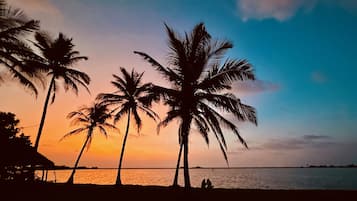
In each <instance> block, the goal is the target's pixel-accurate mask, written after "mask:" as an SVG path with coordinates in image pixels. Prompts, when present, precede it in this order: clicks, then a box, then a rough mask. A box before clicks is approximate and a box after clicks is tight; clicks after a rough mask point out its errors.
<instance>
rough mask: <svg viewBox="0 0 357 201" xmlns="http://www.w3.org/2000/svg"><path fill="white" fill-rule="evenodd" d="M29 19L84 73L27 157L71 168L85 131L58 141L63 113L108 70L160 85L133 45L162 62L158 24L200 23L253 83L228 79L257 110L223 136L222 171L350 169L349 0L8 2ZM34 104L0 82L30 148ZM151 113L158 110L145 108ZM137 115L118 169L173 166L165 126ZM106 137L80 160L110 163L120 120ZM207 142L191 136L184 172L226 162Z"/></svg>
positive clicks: (105, 83) (101, 86)
mask: <svg viewBox="0 0 357 201" xmlns="http://www.w3.org/2000/svg"><path fill="white" fill-rule="evenodd" d="M8 2H9V4H10V5H12V6H14V7H18V8H21V9H23V10H24V11H25V13H26V14H27V15H28V16H29V17H31V18H33V19H38V20H40V22H41V28H42V29H43V30H46V31H48V32H49V33H51V34H52V35H53V36H56V35H58V33H59V32H63V33H65V34H66V35H67V36H69V37H72V38H73V42H74V44H75V45H76V49H77V50H79V51H80V52H81V54H82V55H84V56H88V57H89V60H88V61H84V62H80V63H78V65H76V66H75V67H76V68H78V69H80V70H83V71H84V72H86V73H88V74H89V75H90V77H91V78H92V82H91V84H90V86H89V88H90V91H91V93H90V94H88V93H87V92H86V91H85V90H84V89H83V88H81V89H80V93H79V95H78V96H76V95H75V94H73V93H71V92H67V93H65V91H64V90H63V89H61V90H60V91H59V93H58V94H57V96H56V101H55V103H54V104H52V105H50V107H49V110H48V115H47V118H46V122H45V126H44V130H43V136H42V138H41V142H40V146H39V151H40V152H41V153H43V154H45V155H46V156H47V157H48V158H49V159H51V160H53V161H54V162H55V163H56V164H58V165H73V163H74V161H75V159H76V157H77V154H78V152H79V149H80V148H81V146H82V143H83V141H84V137H85V135H84V134H83V135H78V136H73V137H71V138H66V139H65V140H62V141H60V139H61V137H62V136H63V135H64V134H65V133H67V132H69V131H71V130H73V129H75V127H71V126H70V125H69V122H70V121H69V120H68V119H66V115H67V114H68V113H69V112H71V111H74V110H76V109H77V108H78V107H80V106H82V105H88V104H90V103H91V102H92V101H93V100H94V98H95V96H96V94H98V93H101V92H113V91H114V90H115V89H114V88H113V87H112V86H111V85H110V81H111V80H112V74H119V67H120V66H122V67H125V68H127V69H132V68H135V69H136V70H137V71H140V72H145V74H144V81H147V82H154V83H155V84H162V85H164V84H166V81H165V80H163V79H161V77H160V75H159V74H158V73H156V72H155V71H154V70H153V68H152V67H151V66H150V65H149V64H148V63H146V62H145V61H143V60H142V59H141V58H140V57H138V56H137V55H135V54H133V51H134V50H137V51H144V52H146V53H148V54H150V55H151V56H153V57H154V58H156V59H157V60H158V61H160V63H162V64H166V59H165V58H166V56H167V53H168V51H169V48H168V46H167V36H166V33H165V29H164V23H167V24H168V25H169V26H170V27H173V28H174V29H175V30H176V31H177V32H180V33H184V32H185V31H187V32H189V31H190V30H191V29H192V28H193V27H194V25H195V24H197V23H199V22H204V23H205V25H206V27H207V30H208V32H209V33H210V34H211V35H212V37H213V38H216V39H228V40H230V41H232V42H233V44H234V48H232V49H231V50H230V51H229V52H228V53H227V56H228V57H230V58H237V59H247V60H248V61H249V62H250V63H251V64H252V65H253V67H254V69H255V73H256V76H257V78H258V79H257V81H255V82H244V83H235V84H234V87H233V91H234V93H235V94H236V95H238V96H239V97H240V98H241V99H242V101H243V102H244V103H246V104H249V105H252V106H254V107H255V108H256V109H257V114H258V126H255V125H252V124H249V123H242V122H236V124H237V125H238V127H239V128H240V133H241V135H242V136H243V137H244V139H245V140H246V141H247V143H248V146H249V149H248V150H247V149H245V148H244V147H243V146H242V145H241V144H240V143H239V141H238V140H237V139H236V137H235V136H234V135H233V134H232V133H229V132H226V133H225V136H226V139H227V141H228V142H229V143H228V159H229V165H230V166H231V167H250V166H258V167H261V166H305V165H320V164H351V163H355V164H356V163H357V148H356V147H357V124H356V122H357V105H356V104H355V103H356V102H357V94H356V87H357V81H356V80H355V79H354V78H355V75H356V74H357V49H356V48H357V37H356V36H357V26H356V24H357V2H356V1H354V0H225V1H220V0H206V1H198V0H191V1H189V0H181V1H179V0H171V1H164V0H152V1H144V0H140V1H139V0H134V1H131V0H130V1H129V0H102V1H95V0H76V1H73V0H8ZM40 91H41V92H40V94H39V96H38V97H37V98H36V97H34V96H33V95H31V93H29V92H28V91H26V90H24V88H22V87H21V86H19V85H18V84H17V83H16V82H6V83H2V84H1V86H0V94H2V95H1V99H0V111H6V112H13V113H15V114H16V115H17V116H18V118H19V119H20V121H21V122H20V124H21V125H20V126H22V127H23V131H24V132H25V134H27V135H30V136H31V140H32V141H34V140H35V137H36V133H37V129H38V124H39V121H40V117H41V114H42V107H43V103H44V96H45V93H46V89H41V90H40ZM153 109H154V110H156V111H158V113H159V114H160V116H161V117H163V116H164V115H165V111H166V109H165V108H164V107H162V106H160V105H154V107H153ZM143 119H144V126H143V129H142V131H141V132H140V133H137V131H136V130H135V128H134V127H132V128H131V129H130V131H129V133H130V135H129V139H128V142H127V149H126V152H125V157H124V163H123V166H124V167H174V166H175V163H176V159H177V153H178V149H179V145H178V139H177V138H178V137H177V126H178V124H177V123H172V124H171V125H169V126H168V127H167V128H165V129H162V130H161V132H160V134H159V135H157V134H156V132H155V129H156V125H155V122H153V121H152V120H149V119H146V118H143ZM117 127H118V128H119V129H120V130H121V132H120V133H121V134H119V133H116V132H110V134H109V136H108V138H105V137H104V136H102V135H101V134H100V133H95V136H94V139H93V141H92V145H91V147H90V149H89V150H88V151H87V152H85V154H84V155H83V157H82V159H81V162H80V165H86V166H98V167H117V164H118V159H119V154H120V148H121V143H122V138H123V133H124V131H125V130H124V129H125V123H124V122H119V123H118V125H117ZM210 139H211V140H210V145H209V146H207V145H206V144H205V142H204V140H203V138H202V137H201V136H199V135H198V134H197V132H196V131H195V130H194V129H193V130H192V132H191V135H190V143H189V146H190V155H189V160H190V166H203V167H226V166H227V164H226V162H225V160H224V158H223V157H222V154H221V153H220V150H219V147H218V144H217V143H216V142H215V139H214V137H212V136H211V138H210Z"/></svg>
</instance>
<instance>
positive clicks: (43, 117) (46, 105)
mask: <svg viewBox="0 0 357 201" xmlns="http://www.w3.org/2000/svg"><path fill="white" fill-rule="evenodd" d="M54 82H55V76H53V77H52V79H51V82H50V87H49V88H48V92H47V96H46V100H45V105H44V107H43V112H42V117H41V122H40V127H39V128H38V132H37V137H36V142H35V150H36V151H37V150H38V145H39V143H40V138H41V134H42V129H43V125H44V124H45V118H46V113H47V107H48V101H49V100H50V96H51V89H52V86H53V84H54Z"/></svg>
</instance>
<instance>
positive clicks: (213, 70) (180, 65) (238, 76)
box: [134, 23, 257, 188]
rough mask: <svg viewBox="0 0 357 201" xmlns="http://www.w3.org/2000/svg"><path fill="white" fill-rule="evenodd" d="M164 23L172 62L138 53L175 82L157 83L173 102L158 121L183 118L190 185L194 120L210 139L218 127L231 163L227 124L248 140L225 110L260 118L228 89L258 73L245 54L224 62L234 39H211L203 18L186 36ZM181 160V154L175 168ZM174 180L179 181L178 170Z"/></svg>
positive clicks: (186, 175)
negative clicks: (191, 140) (167, 84)
mask: <svg viewBox="0 0 357 201" xmlns="http://www.w3.org/2000/svg"><path fill="white" fill-rule="evenodd" d="M165 27H166V30H167V34H168V37H169V47H170V50H171V51H170V53H169V56H168V63H169V67H164V66H162V65H161V64H159V63H158V62H157V61H156V60H155V59H153V58H152V57H150V56H149V55H148V54H146V53H143V52H134V53H136V54H138V55H140V56H142V57H143V58H144V59H145V60H146V61H148V62H149V63H150V64H151V65H153V66H154V67H155V69H156V70H157V71H159V73H160V74H162V75H163V77H164V78H165V79H167V80H168V81H170V83H171V87H170V88H168V87H162V86H154V87H153V91H154V93H161V96H162V98H163V100H164V103H165V104H166V105H168V106H169V107H170V110H169V112H168V113H167V116H166V117H165V119H164V120H163V121H161V122H160V124H159V126H166V125H167V124H168V123H169V122H171V121H172V120H174V119H177V118H178V119H180V125H179V143H180V152H179V157H180V156H181V150H182V149H183V152H184V178H185V187H186V188H189V187H190V186H191V184H190V177H189V169H188V168H189V166H188V153H189V150H188V148H189V147H188V142H189V133H190V129H191V126H193V125H194V126H196V128H197V129H198V131H199V133H200V134H201V135H202V136H203V137H204V139H205V141H206V143H207V144H208V143H209V138H208V134H209V133H213V135H214V136H215V138H216V139H217V141H218V143H219V146H220V148H221V150H222V153H223V156H224V158H225V160H226V161H227V163H228V160H227V154H226V149H227V147H226V141H225V138H224V135H223V131H222V126H223V127H225V128H227V129H229V130H231V131H232V132H233V133H234V134H235V135H236V136H237V137H238V139H239V140H240V142H241V143H242V144H243V145H244V146H245V147H247V144H246V142H245V141H244V139H243V138H242V137H241V136H240V134H239V132H238V129H237V127H236V125H235V124H234V123H233V122H231V121H230V120H228V119H227V118H226V117H224V116H223V115H222V113H220V112H225V113H228V114H233V116H234V117H235V118H236V119H237V120H240V121H250V122H253V123H255V124H256V123H257V121H256V112H255V109H254V108H253V107H251V106H248V105H245V104H243V103H241V101H240V99H238V98H237V97H236V96H235V95H234V94H232V93H229V92H228V91H229V90H230V89H231V87H232V83H233V82H234V81H236V80H254V79H255V76H254V73H253V69H252V67H251V65H250V64H249V63H248V62H247V61H246V60H235V59H226V60H225V61H224V62H222V58H223V56H224V54H225V52H226V51H227V50H228V49H230V48H232V47H233V45H232V43H230V42H229V41H215V40H212V39H211V36H210V35H209V34H208V32H207V31H206V28H205V26H204V24H203V23H200V24H198V25H196V26H195V27H194V29H193V31H192V32H191V33H186V34H185V36H184V37H182V36H180V35H178V34H177V33H175V32H174V31H173V30H172V29H171V28H169V27H168V26H167V25H165ZM214 108H217V109H219V110H220V111H217V110H216V109H214ZM192 124H193V125H192ZM179 162H180V159H178V164H177V169H176V174H177V173H178V167H179ZM174 185H177V176H175V179H174Z"/></svg>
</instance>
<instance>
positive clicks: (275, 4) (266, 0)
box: [237, 0, 316, 21]
mask: <svg viewBox="0 0 357 201" xmlns="http://www.w3.org/2000/svg"><path fill="white" fill-rule="evenodd" d="M315 2H316V1H315V0H309V1H307V0H237V5H238V11H239V13H240V15H241V17H242V19H243V20H244V21H246V20H248V19H251V18H253V19H266V18H274V19H276V20H279V21H284V20H287V19H289V18H290V17H292V16H293V15H294V14H295V13H296V12H297V11H298V10H299V9H304V10H309V9H311V8H313V6H314V5H315Z"/></svg>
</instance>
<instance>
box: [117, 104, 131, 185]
mask: <svg viewBox="0 0 357 201" xmlns="http://www.w3.org/2000/svg"><path fill="white" fill-rule="evenodd" d="M129 125H130V110H129V112H128V123H127V124H126V131H125V135H124V140H123V146H122V147H121V153H120V159H119V167H118V174H117V179H116V181H115V185H117V186H121V185H122V183H121V174H120V173H121V166H122V163H123V157H124V151H125V144H126V140H127V138H128V133H129Z"/></svg>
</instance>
